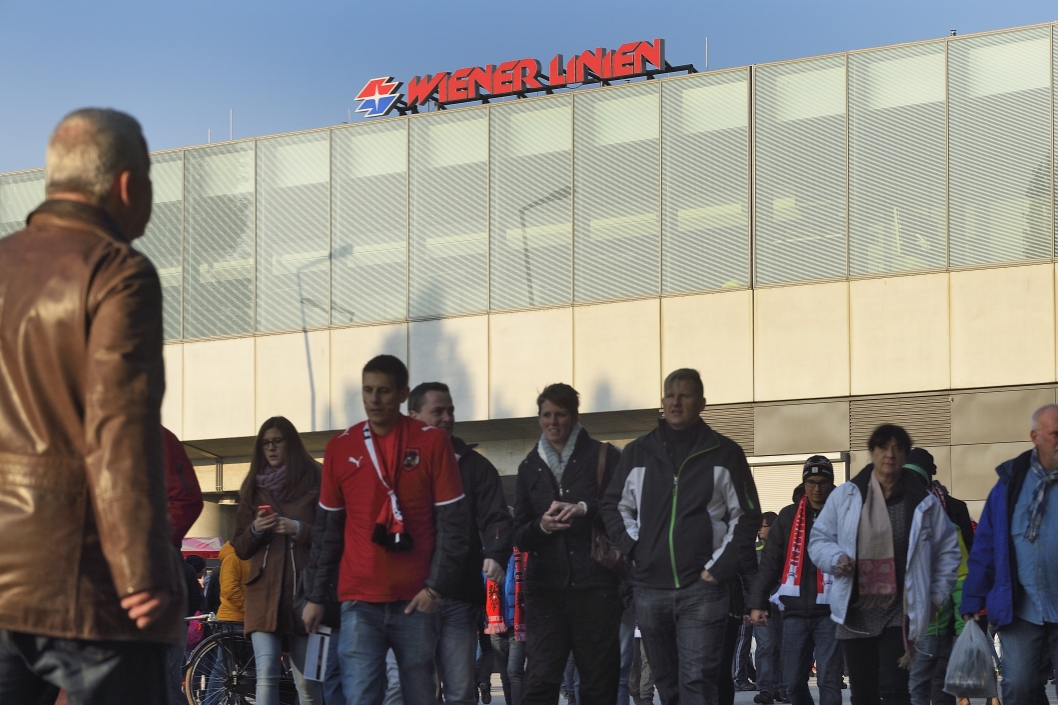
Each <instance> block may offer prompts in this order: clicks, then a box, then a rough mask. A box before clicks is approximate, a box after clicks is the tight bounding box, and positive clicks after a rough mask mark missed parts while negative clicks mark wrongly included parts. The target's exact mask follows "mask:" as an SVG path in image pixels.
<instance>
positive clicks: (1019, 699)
mask: <svg viewBox="0 0 1058 705" xmlns="http://www.w3.org/2000/svg"><path fill="white" fill-rule="evenodd" d="M999 643H1000V644H1001V645H1002V647H1003V681H1002V683H1001V687H1002V692H1001V696H1002V698H1003V702H1004V703H1016V704H1017V705H1020V703H1037V702H1040V703H1045V702H1047V694H1046V692H1045V688H1046V685H1047V680H1046V678H1045V677H1044V673H1043V661H1044V659H1045V658H1046V657H1047V656H1050V657H1051V663H1052V664H1058V624H1053V623H1046V622H1045V623H1044V624H1033V623H1032V622H1026V621H1025V620H1024V619H1022V618H1020V617H1015V618H1014V621H1013V622H1011V623H1010V624H1008V625H1007V626H1005V627H1003V628H1001V629H1000V630H999Z"/></svg>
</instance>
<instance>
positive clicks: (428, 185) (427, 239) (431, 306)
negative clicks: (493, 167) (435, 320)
mask: <svg viewBox="0 0 1058 705" xmlns="http://www.w3.org/2000/svg"><path fill="white" fill-rule="evenodd" d="M410 129H411V134H410V142H409V145H410V149H411V159H410V163H411V178H410V183H411V193H410V194H409V199H408V205H409V208H408V210H409V216H410V218H411V234H410V241H411V268H410V269H411V287H410V288H411V301H410V305H409V310H410V314H411V316H413V317H415V318H426V317H433V316H444V315H448V314H455V313H469V312H472V311H484V310H485V309H486V308H487V306H488V294H487V291H488V250H489V234H488V233H489V213H488V189H489V183H488V152H489V123H488V112H487V109H486V108H476V109H472V110H460V111H453V112H450V113H439V114H436V115H429V116H424V117H419V118H416V119H414V120H412V121H411V128H410Z"/></svg>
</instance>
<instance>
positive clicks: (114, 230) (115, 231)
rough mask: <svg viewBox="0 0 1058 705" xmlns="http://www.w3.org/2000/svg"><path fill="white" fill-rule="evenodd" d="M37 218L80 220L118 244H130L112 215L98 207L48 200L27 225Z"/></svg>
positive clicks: (30, 215)
mask: <svg viewBox="0 0 1058 705" xmlns="http://www.w3.org/2000/svg"><path fill="white" fill-rule="evenodd" d="M37 216H54V217H56V218H63V219H70V220H80V221H81V222H83V223H85V224H86V225H88V226H90V227H91V228H93V229H95V230H101V231H103V232H105V233H106V234H107V235H109V236H110V237H112V238H114V239H115V240H117V241H118V242H122V243H125V244H128V242H129V239H128V238H127V237H125V234H124V233H122V232H121V228H120V227H118V224H117V221H115V220H114V219H113V218H112V217H110V214H109V213H107V212H106V211H105V210H103V209H102V208H99V207H97V206H90V205H88V204H87V203H80V202H78V201H64V200H58V199H53V200H48V201H45V202H44V203H41V204H40V205H39V206H37V209H36V210H35V211H33V212H32V213H30V214H29V216H28V217H27V218H26V225H27V226H28V225H30V224H31V223H32V221H33V219H34V218H36V217H37Z"/></svg>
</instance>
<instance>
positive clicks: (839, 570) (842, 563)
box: [834, 554, 856, 577]
mask: <svg viewBox="0 0 1058 705" xmlns="http://www.w3.org/2000/svg"><path fill="white" fill-rule="evenodd" d="M854 570H856V561H855V560H853V559H852V558H849V557H848V556H846V555H844V554H842V555H841V556H839V557H838V562H837V564H835V565H834V573H835V574H837V575H844V576H846V577H848V576H850V575H852V571H854Z"/></svg>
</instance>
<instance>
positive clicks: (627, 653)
mask: <svg viewBox="0 0 1058 705" xmlns="http://www.w3.org/2000/svg"><path fill="white" fill-rule="evenodd" d="M619 635H620V636H619V637H618V638H619V639H620V643H621V671H620V675H619V676H618V680H617V702H618V704H619V705H628V697H629V693H630V691H629V684H628V679H629V678H630V677H631V675H632V656H633V655H634V653H635V648H636V609H635V607H634V606H633V607H628V608H626V609H625V611H624V614H622V615H621V630H620V632H619Z"/></svg>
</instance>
